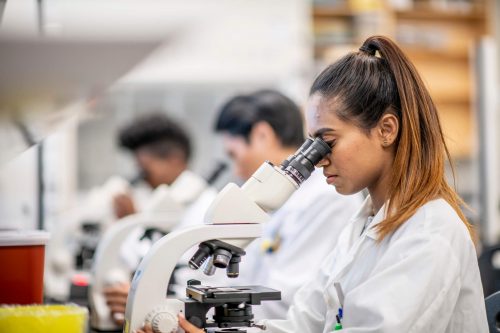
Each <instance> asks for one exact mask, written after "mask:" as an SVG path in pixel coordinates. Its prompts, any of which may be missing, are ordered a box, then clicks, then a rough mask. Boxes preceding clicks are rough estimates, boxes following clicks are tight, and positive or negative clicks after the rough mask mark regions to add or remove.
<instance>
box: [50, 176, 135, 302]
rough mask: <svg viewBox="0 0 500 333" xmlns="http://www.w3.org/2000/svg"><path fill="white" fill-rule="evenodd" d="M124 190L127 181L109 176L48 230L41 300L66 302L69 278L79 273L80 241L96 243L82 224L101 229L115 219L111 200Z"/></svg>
mask: <svg viewBox="0 0 500 333" xmlns="http://www.w3.org/2000/svg"><path fill="white" fill-rule="evenodd" d="M128 191H130V184H129V182H128V181H126V180H125V179H123V178H121V177H118V176H113V177H111V178H110V179H108V180H107V181H106V182H105V183H104V184H103V185H102V186H100V187H98V188H95V189H93V190H92V191H91V192H90V193H89V194H88V195H87V197H86V199H85V200H84V202H83V204H81V205H80V206H79V207H78V211H76V212H72V213H71V214H68V215H66V216H64V217H63V218H61V221H60V222H59V224H57V225H56V227H55V228H54V229H53V230H51V238H50V241H49V243H48V245H47V250H46V265H45V277H44V295H45V297H48V298H49V299H51V300H55V301H57V302H67V301H68V300H69V298H70V285H71V280H72V277H73V276H74V275H75V274H76V273H77V272H78V271H79V268H78V267H77V266H78V265H77V262H76V261H77V260H76V255H77V253H78V252H81V251H82V249H83V248H84V244H83V243H82V241H83V240H87V239H88V240H89V241H91V242H97V239H98V236H99V235H95V234H89V235H86V234H85V233H84V231H83V229H84V227H85V225H84V224H85V223H86V222H89V221H92V223H94V224H95V227H96V229H98V230H105V229H106V228H107V227H108V226H109V225H111V224H112V222H113V221H114V220H115V219H116V218H115V216H114V212H113V209H112V204H111V203H112V198H113V197H114V196H115V195H117V194H121V193H127V192H128ZM63 222H64V223H63ZM96 232H99V231H96Z"/></svg>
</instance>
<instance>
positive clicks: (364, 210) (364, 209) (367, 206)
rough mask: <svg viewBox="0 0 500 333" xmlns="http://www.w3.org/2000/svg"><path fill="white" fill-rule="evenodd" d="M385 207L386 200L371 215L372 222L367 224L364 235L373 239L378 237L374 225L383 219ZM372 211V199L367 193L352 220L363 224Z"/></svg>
mask: <svg viewBox="0 0 500 333" xmlns="http://www.w3.org/2000/svg"><path fill="white" fill-rule="evenodd" d="M386 207H387V202H386V203H385V204H384V205H383V206H382V207H381V208H380V209H379V211H378V212H377V213H376V214H375V216H374V217H373V220H372V222H371V223H370V225H369V226H368V230H367V232H366V236H368V237H370V238H372V239H374V240H376V239H377V238H378V234H377V229H376V228H375V227H376V226H377V225H378V224H379V223H380V222H382V221H383V220H384V218H385V208H386ZM372 213H373V201H372V199H371V197H370V196H369V195H368V196H367V197H366V199H365V201H364V202H363V205H362V206H361V208H360V210H359V211H358V213H357V214H356V215H355V216H354V217H353V219H352V222H355V221H361V223H363V224H364V223H365V222H366V220H367V219H368V217H369V216H371V215H372Z"/></svg>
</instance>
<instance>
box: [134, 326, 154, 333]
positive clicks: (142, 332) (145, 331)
mask: <svg viewBox="0 0 500 333" xmlns="http://www.w3.org/2000/svg"><path fill="white" fill-rule="evenodd" d="M134 333H154V332H153V328H152V327H151V325H149V324H146V325H144V327H143V328H141V329H138V330H135V331H134Z"/></svg>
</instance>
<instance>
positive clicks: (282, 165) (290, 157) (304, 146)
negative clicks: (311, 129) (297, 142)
mask: <svg viewBox="0 0 500 333" xmlns="http://www.w3.org/2000/svg"><path fill="white" fill-rule="evenodd" d="M313 141H314V140H313V139H311V138H307V139H306V141H304V143H303V144H302V146H300V148H299V149H297V151H296V152H295V153H294V154H293V155H290V156H288V158H287V159H286V160H284V161H283V163H281V168H282V169H283V170H285V169H286V167H287V166H288V165H289V164H290V162H291V161H292V160H293V159H294V158H295V157H296V156H297V154H298V153H300V152H301V151H306V149H307V148H309V146H310V145H311V144H312V143H313Z"/></svg>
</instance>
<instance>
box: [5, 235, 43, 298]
mask: <svg viewBox="0 0 500 333" xmlns="http://www.w3.org/2000/svg"><path fill="white" fill-rule="evenodd" d="M48 239H49V233H47V232H44V231H36V230H9V231H0V267H1V268H0V269H1V272H0V304H42V302H43V267H44V257H45V244H46V243H47V241H48Z"/></svg>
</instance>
